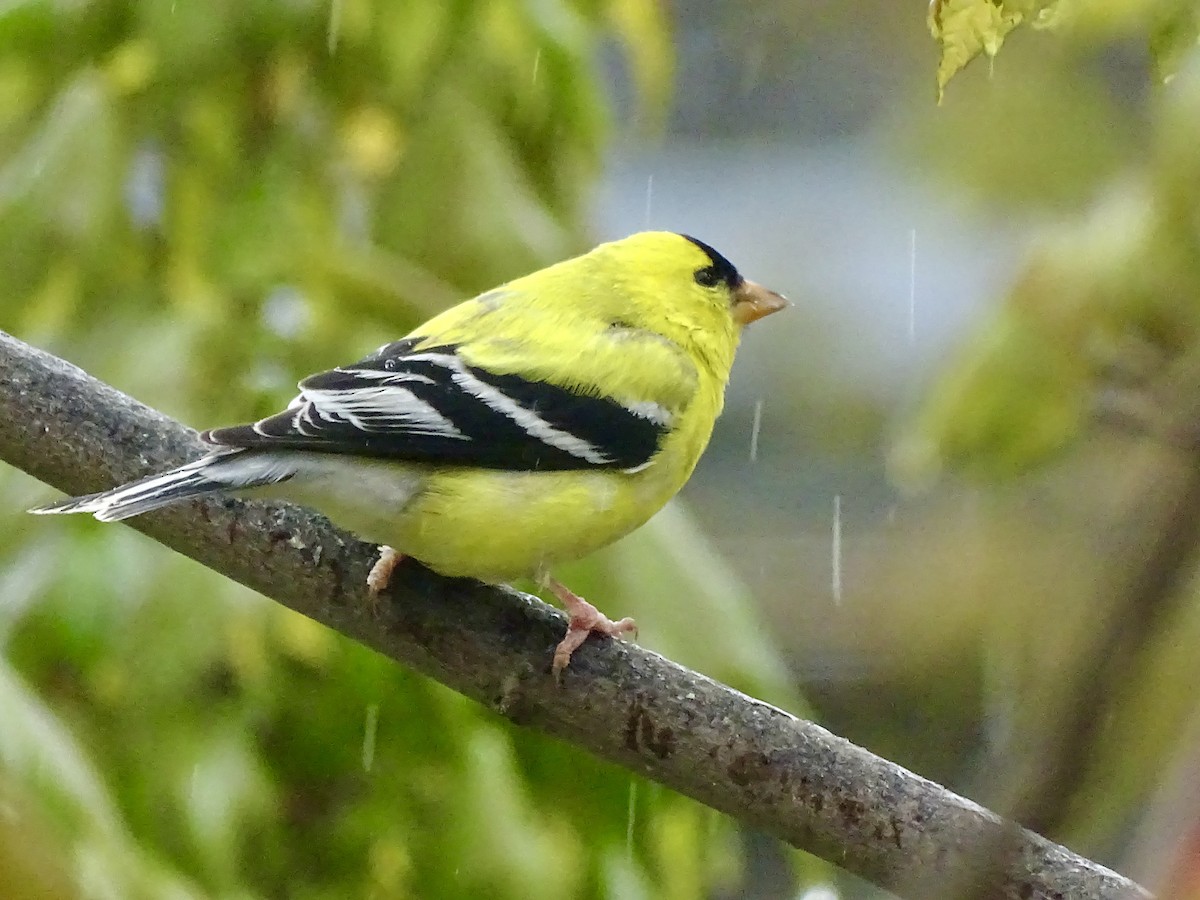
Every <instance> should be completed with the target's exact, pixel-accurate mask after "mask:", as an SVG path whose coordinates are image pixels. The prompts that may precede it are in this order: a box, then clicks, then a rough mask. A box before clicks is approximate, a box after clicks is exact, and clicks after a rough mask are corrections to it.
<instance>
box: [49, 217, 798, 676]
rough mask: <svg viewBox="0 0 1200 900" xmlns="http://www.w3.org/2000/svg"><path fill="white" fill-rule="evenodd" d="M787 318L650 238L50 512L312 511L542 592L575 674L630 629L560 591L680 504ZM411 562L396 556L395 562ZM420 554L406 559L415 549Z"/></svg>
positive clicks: (398, 346) (559, 270) (390, 553)
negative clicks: (210, 498) (740, 355)
mask: <svg viewBox="0 0 1200 900" xmlns="http://www.w3.org/2000/svg"><path fill="white" fill-rule="evenodd" d="M786 305H787V301H786V300H785V299H784V298H783V297H782V296H781V295H779V294H776V293H774V292H772V291H769V290H767V289H765V288H763V287H761V286H760V285H757V284H755V283H754V282H752V281H748V280H746V279H745V278H743V277H742V276H741V275H740V274H739V273H738V271H737V269H735V268H734V267H733V265H732V264H731V263H730V262H729V261H728V260H727V259H726V258H725V257H723V256H722V255H721V254H720V253H718V252H717V251H716V250H714V249H713V248H712V247H710V246H708V245H707V244H705V243H703V242H701V241H698V240H696V239H695V238H692V237H688V236H686V235H679V234H673V233H669V232H644V233H641V234H635V235H632V236H631V237H628V238H625V239H624V240H620V241H615V242H612V243H608V244H601V245H600V246H598V247H597V248H596V249H594V250H592V251H591V252H590V253H587V254H584V255H583V256H579V257H576V258H575V259H570V260H567V261H565V262H561V263H558V264H557V265H553V266H550V267H549V268H546V269H542V270H541V271H538V272H534V273H533V274H532V275H527V276H525V277H524V278H518V279H516V280H515V281H510V282H508V283H507V284H504V285H501V286H500V287H498V288H496V289H494V290H491V291H488V292H487V293H485V294H482V295H480V296H478V297H476V298H474V299H473V300H467V301H466V302H464V303H460V304H459V305H458V306H455V307H452V308H451V309H448V310H446V311H445V312H443V313H441V314H440V315H438V316H435V317H434V318H432V319H430V320H429V321H428V322H426V323H425V324H424V325H422V326H420V327H419V328H417V329H416V330H415V331H413V332H412V333H411V334H409V335H408V336H406V337H404V338H401V339H400V340H398V341H395V342H393V343H390V344H385V345H384V346H382V347H380V348H379V349H378V350H376V351H375V352H374V353H372V354H371V355H370V356H367V357H366V358H364V359H362V360H360V361H359V362H356V363H354V364H353V365H347V366H339V367H338V368H336V369H332V370H330V371H328V372H321V373H319V374H316V375H311V376H309V377H308V378H305V379H304V380H303V381H301V382H300V385H299V387H300V394H299V395H298V396H297V397H296V398H295V399H294V400H293V401H292V402H291V403H290V404H289V405H288V408H287V409H286V410H284V411H283V412H280V413H278V414H276V415H273V416H270V417H268V418H266V419H262V420H261V421H258V422H255V423H254V424H252V425H238V426H234V427H232V428H218V429H215V430H213V431H206V432H204V434H203V435H201V437H202V438H203V439H204V440H205V441H207V442H208V443H210V444H212V445H213V447H214V449H213V451H212V452H211V453H209V454H208V455H207V456H205V457H203V458H202V459H198V460H196V461H195V462H192V463H188V464H187V465H184V466H180V467H179V468H177V469H172V470H171V471H169V472H165V473H163V474H161V475H154V476H151V477H149V478H144V479H142V480H140V481H135V482H132V483H131V484H127V485H124V486H122V487H118V488H114V489H112V490H109V491H103V492H101V493H98V494H91V495H89V496H86V497H77V498H71V499H68V500H63V501H60V502H58V503H54V504H51V505H49V506H43V507H38V508H36V509H33V510H30V512H34V513H75V512H86V513H92V514H94V515H95V517H96V518H97V519H99V520H101V521H104V522H111V521H117V520H120V519H124V518H128V517H129V516H135V515H138V514H139V513H144V512H148V511H150V510H153V509H157V508H159V507H161V506H165V505H167V504H169V503H175V502H177V501H179V500H183V499H185V498H188V497H196V496H200V495H204V494H213V493H226V492H228V493H234V494H237V495H239V496H251V497H264V496H266V497H279V498H284V499H287V500H292V501H295V502H297V503H301V504H303V505H305V506H309V507H312V508H313V509H316V510H319V511H320V512H322V513H324V514H325V515H327V516H328V517H329V518H330V519H332V520H333V521H334V522H336V523H337V524H338V525H341V526H342V527H344V528H347V529H349V530H350V531H352V532H354V533H355V534H357V535H358V536H359V537H361V538H363V539H365V540H369V541H372V542H374V543H377V544H380V545H383V551H382V554H381V556H380V560H379V562H378V563H376V565H375V567H374V568H373V569H372V571H371V575H370V577H369V579H368V583H369V585H370V588H371V590H372V592H375V593H377V592H378V591H380V590H382V589H383V588H384V587H386V585H387V583H388V580H389V579H390V577H391V573H392V570H393V569H394V567H395V565H396V564H397V562H398V561H399V560H400V559H401V558H402V556H401V554H404V555H408V556H412V557H414V558H415V559H417V560H419V561H420V562H422V563H424V564H425V565H426V566H428V567H429V568H431V569H433V570H434V571H435V572H439V573H441V574H443V575H447V576H455V577H458V576H469V577H473V578H478V579H481V580H484V581H492V582H506V581H512V580H514V579H518V578H523V577H533V578H535V579H537V580H538V582H539V583H540V584H542V585H543V586H546V587H549V588H550V590H551V591H552V592H553V593H554V594H555V596H557V597H558V598H559V600H560V601H561V602H562V603H563V605H564V606H565V607H566V610H567V612H568V614H569V616H570V624H569V625H568V628H567V634H566V637H564V638H563V640H562V642H561V643H560V644H559V645H558V647H557V648H556V649H555V652H554V663H553V669H554V672H555V674H556V675H557V674H559V673H560V672H561V671H562V669H563V668H565V667H566V666H567V664H568V663H569V661H570V658H571V654H572V653H573V652H574V650H575V649H576V648H577V647H579V646H580V645H581V644H582V643H583V642H584V641H585V640H586V639H587V636H588V635H589V634H590V633H592V632H600V633H602V634H606V635H610V636H615V635H619V634H622V633H624V632H630V631H634V630H635V626H634V623H633V621H632V620H631V619H622V620H620V621H617V622H613V621H612V620H610V619H608V618H607V617H606V616H604V615H603V614H602V613H600V612H599V610H597V609H596V608H595V607H594V606H592V605H591V604H590V603H588V602H587V601H585V600H584V599H583V598H581V597H578V596H576V595H575V594H573V593H572V592H571V591H570V590H568V589H567V588H566V587H565V586H564V585H563V584H562V583H561V582H559V581H557V580H555V579H554V578H552V577H551V576H550V571H551V569H552V568H553V567H554V566H555V565H556V564H557V563H559V562H562V561H564V560H573V559H577V558H580V557H583V556H586V555H587V554H589V553H591V552H592V551H594V550H597V549H599V548H600V547H603V546H605V545H607V544H610V543H612V542H613V541H615V540H617V539H618V538H620V537H622V536H624V535H626V534H628V533H629V532H631V531H633V530H634V529H635V528H637V527H638V526H639V525H641V524H642V523H644V522H645V521H646V520H647V519H649V518H650V517H651V516H652V515H654V513H655V512H657V511H658V510H659V509H660V508H662V506H663V505H664V504H665V503H666V502H667V501H668V500H669V499H670V498H671V497H673V496H674V495H675V494H676V493H677V492H678V491H679V489H680V488H681V487H683V485H684V482H686V481H687V479H688V477H689V476H690V475H691V474H692V470H693V469H694V468H695V466H696V462H697V460H699V458H700V454H701V453H702V452H703V451H704V448H705V446H706V445H707V444H708V439H709V436H710V435H711V433H712V428H713V423H714V421H715V420H716V418H717V416H718V414H719V413H720V412H721V407H722V405H723V403H724V396H725V385H726V383H727V381H728V380H729V371H730V368H731V366H732V365H733V357H734V351H735V350H736V348H737V344H738V337H739V335H740V333H741V330H742V327H743V326H745V325H747V324H749V323H750V322H753V321H755V320H756V319H760V318H762V317H763V316H766V315H769V314H770V313H773V312H776V311H778V310H780V309H782V308H783V307H784V306H786ZM392 548H396V550H393V549H392ZM397 551H399V552H397Z"/></svg>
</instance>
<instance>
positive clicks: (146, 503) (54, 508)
mask: <svg viewBox="0 0 1200 900" xmlns="http://www.w3.org/2000/svg"><path fill="white" fill-rule="evenodd" d="M295 474H296V468H295V466H294V464H289V462H288V460H287V457H286V456H283V455H281V454H276V455H272V456H268V455H266V454H261V453H253V452H247V451H244V450H221V451H218V452H216V453H210V454H209V455H208V456H205V457H203V458H202V459H198V460H196V461H195V462H190V463H188V464H186V465H183V466H180V467H179V468H177V469H172V470H171V471H169V472H163V473H162V474H161V475H151V476H149V477H148V478H143V479H141V480H140V481H131V482H130V483H129V484H123V485H121V486H120V487H116V488H113V489H112V490H108V491H100V492H99V493H97V494H87V495H86V496H83V497H68V498H67V499H65V500H59V501H58V502H57V503H49V504H47V505H45V506H35V507H34V508H33V509H31V510H29V512H31V513H34V514H36V515H48V514H53V513H91V514H92V515H94V516H95V517H96V518H97V519H99V520H100V521H101V522H119V521H120V520H121V519H128V518H129V517H130V516H136V515H140V514H141V513H144V512H150V511H151V510H153V509H158V508H159V507H161V506H167V505H168V504H171V503H176V502H178V501H180V500H186V499H187V498H189V497H198V496H201V495H203V494H217V493H222V492H224V491H241V490H245V489H247V488H255V487H263V486H265V485H268V484H278V483H279V482H281V481H287V480H288V479H289V478H291V477H292V476H293V475H295Z"/></svg>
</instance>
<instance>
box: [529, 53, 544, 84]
mask: <svg viewBox="0 0 1200 900" xmlns="http://www.w3.org/2000/svg"><path fill="white" fill-rule="evenodd" d="M541 62H542V48H541V47H539V48H538V49H537V51H536V52H535V53H534V54H533V78H532V79H531V83H532V84H537V76H538V66H539V65H540V64H541Z"/></svg>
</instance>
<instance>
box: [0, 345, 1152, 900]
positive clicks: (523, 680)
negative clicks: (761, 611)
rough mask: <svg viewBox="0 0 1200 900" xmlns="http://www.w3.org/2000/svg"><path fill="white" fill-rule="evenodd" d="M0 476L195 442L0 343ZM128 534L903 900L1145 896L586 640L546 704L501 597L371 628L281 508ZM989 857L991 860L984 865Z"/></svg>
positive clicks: (84, 485)
mask: <svg viewBox="0 0 1200 900" xmlns="http://www.w3.org/2000/svg"><path fill="white" fill-rule="evenodd" d="M0 420H2V421H4V422H6V423H8V427H7V428H3V429H0V459H3V460H5V461H7V462H9V463H12V464H13V465H15V466H18V467H20V468H22V469H24V470H25V471H26V472H28V473H30V474H31V475H33V476H35V477H37V478H40V479H41V480H43V481H45V482H47V483H49V484H52V485H54V486H55V487H57V488H59V489H61V490H64V491H67V492H69V493H73V494H78V493H85V492H89V491H95V490H100V489H102V488H106V487H110V486H112V485H114V484H117V483H119V482H123V481H127V480H130V479H132V478H136V477H140V476H142V475H145V474H147V473H149V472H152V471H159V470H162V469H164V468H167V467H169V466H172V465H176V464H178V463H180V462H183V461H184V460H187V459H191V458H194V457H196V456H197V455H199V454H200V453H201V452H202V450H203V445H202V444H200V442H199V440H198V439H197V438H196V436H195V433H194V432H192V431H191V430H189V429H187V428H185V427H184V426H182V425H180V424H179V423H177V422H175V421H173V420H171V419H169V418H167V417H166V416H164V415H162V414H160V413H158V412H155V411H154V410H152V409H149V408H148V407H145V406H143V405H141V404H139V403H137V402H136V401H134V400H132V399H131V398H129V397H127V396H125V395H124V394H121V393H120V392H118V391H116V390H114V389H113V388H111V387H108V386H106V385H104V384H102V383H100V382H98V381H96V380H95V379H93V378H91V377H89V376H88V375H87V374H86V373H84V372H83V371H81V370H80V369H78V368H76V367H74V366H71V365H69V364H68V363H65V362H63V361H62V360H59V359H57V358H55V357H53V356H50V355H49V354H45V353H42V352H40V351H38V350H35V349H33V348H31V347H29V346H27V345H25V344H23V343H21V342H20V341H17V340H15V339H13V338H12V337H10V336H8V335H6V334H4V333H3V332H0ZM129 524H130V525H132V527H134V528H136V529H138V530H140V531H143V532H145V533H146V534H148V535H150V536H151V537H153V538H155V539H156V540H158V541H161V542H162V543H163V544H166V545H167V546H168V547H171V548H173V549H175V550H177V551H179V552H180V553H183V554H185V555H187V556H190V557H191V558H193V559H195V560H198V561H199V562H201V563H203V564H204V565H206V566H209V567H211V568H213V569H215V570H217V571H219V572H221V573H222V574H224V575H226V576H228V577H230V578H233V579H236V580H237V581H240V582H241V583H242V584H245V585H247V586H249V587H251V588H253V589H254V590H256V591H259V592H261V593H263V594H265V595H266V596H268V597H272V598H274V599H276V600H277V601H279V602H280V603H283V604H284V605H286V606H288V607H289V608H291V609H294V610H296V611H297V612H300V613H303V614H304V615H306V616H309V617H310V618H312V619H315V620H316V621H318V622H321V623H323V624H325V625H327V626H329V627H330V628H333V629H335V630H337V631H339V632H341V633H342V634H345V635H348V636H349V637H352V638H354V639H355V640H357V641H361V642H362V643H364V644H366V645H367V646H369V647H372V648H374V649H375V650H377V651H379V652H380V653H383V654H385V655H387V656H388V657H390V658H392V659H394V660H396V661H397V662H400V663H403V664H404V665H406V666H409V667H411V668H413V669H416V670H417V671H420V672H422V673H424V674H426V675H428V676H430V677H432V678H435V679H436V680H438V681H440V682H441V683H443V684H446V685H449V686H450V687H452V688H454V689H455V690H457V691H460V692H462V693H463V694H465V695H467V696H468V697H471V698H473V699H475V700H477V701H479V702H480V703H483V704H484V705H486V706H488V707H490V708H492V709H494V710H496V711H497V712H499V713H500V714H501V715H504V716H506V717H508V718H509V719H510V720H512V721H513V722H515V723H517V724H521V725H528V726H532V727H534V728H537V729H539V730H541V731H543V732H545V733H547V734H550V735H553V736H555V737H558V738H561V739H563V740H565V741H567V742H569V743H571V744H574V745H576V746H578V747H580V748H583V749H585V750H588V751H590V752H591V753H593V754H595V755H596V756H598V757H600V758H602V759H606V760H610V761H612V762H615V763H618V764H620V765H622V766H624V767H626V768H628V769H629V770H631V771H633V772H636V773H638V774H639V775H643V776H646V777H648V778H651V779H653V780H655V781H658V782H660V783H662V784H664V785H667V786H669V787H671V788H674V789H675V790H677V791H679V792H680V793H683V794H686V795H688V796H690V797H693V798H695V799H696V800H698V801H700V802H701V803H705V804H707V805H708V806H711V807H713V808H714V809H718V810H721V811H722V812H725V813H727V814H729V815H731V816H733V817H734V818H736V819H738V820H740V821H742V822H744V823H747V824H749V825H752V826H755V827H757V828H760V829H762V830H764V831H766V832H769V833H770V834H773V835H776V836H777V837H779V838H781V839H783V840H785V841H787V842H788V843H790V844H792V845H793V846H795V847H799V848H801V849H803V850H807V851H809V852H812V853H815V854H817V855H819V856H822V857H824V858H826V859H829V860H832V861H833V862H835V863H836V864H838V865H839V866H842V867H843V868H845V869H848V870H849V871H851V872H854V873H856V874H858V875H860V876H862V877H864V878H867V879H869V880H871V881H874V882H875V883H877V884H879V885H881V886H884V887H888V888H891V889H892V890H896V891H899V892H902V893H905V894H907V895H908V896H911V897H933V896H938V895H944V892H945V891H946V890H947V888H948V887H950V886H952V885H953V884H958V885H960V886H961V885H964V884H971V883H975V885H976V886H978V883H979V882H978V878H979V877H981V875H984V874H987V875H988V877H989V879H994V880H990V882H989V891H988V893H989V895H994V896H998V897H1006V898H1014V900H1017V898H1021V900H1031V898H1064V897H1071V898H1104V900H1110V898H1111V900H1116V898H1127V897H1145V896H1148V895H1147V894H1146V893H1145V892H1144V891H1143V890H1142V889H1141V888H1139V887H1138V886H1137V885H1136V884H1134V883H1133V882H1131V881H1129V880H1128V879H1125V878H1123V877H1121V876H1120V875H1117V874H1116V873H1114V872H1112V871H1110V870H1108V869H1105V868H1104V867H1102V866H1099V865H1097V864H1096V863H1093V862H1091V861H1089V860H1087V859H1084V858H1082V857H1079V856H1077V855H1075V854H1073V853H1071V852H1070V851H1068V850H1066V849H1065V848H1063V847H1060V846H1058V845H1056V844H1053V843H1050V842H1049V841H1047V840H1045V839H1044V838H1041V837H1039V836H1038V835H1036V834H1033V833H1031V832H1027V831H1022V830H1020V829H1017V828H1016V827H1015V826H1013V825H1011V824H1009V823H1006V822H1005V821H1004V820H1002V819H1000V818H999V817H998V816H996V815H994V814H992V813H990V812H988V811H987V810H985V809H983V808H981V807H979V806H977V805H976V804H974V803H971V802H970V801H968V800H965V799H963V798H962V797H959V796H957V795H955V794H952V793H950V792H949V791H947V790H945V789H944V788H941V787H939V786H938V785H936V784H933V783H932V782H930V781H927V780H925V779H923V778H920V777H918V776H916V775H914V774H912V773H911V772H908V771H906V770H905V769H902V768H900V767H899V766H896V765H894V764H892V763H890V762H887V761H886V760H883V759H880V758H878V757H876V756H874V755H872V754H870V753H868V752H867V751H865V750H863V749H861V748H859V747H856V746H854V745H853V744H851V743H849V742H848V741H845V740H843V739H842V738H839V737H837V736H835V735H833V734H830V733H829V732H828V731H826V730H825V729H823V728H820V727H819V726H817V725H813V724H812V723H809V722H805V721H802V720H800V719H797V718H796V717H794V716H792V715H790V714H789V713H786V712H784V711H783V710H780V709H776V708H775V707H772V706H769V705H767V704H765V703H760V702H759V701H756V700H754V699H752V698H750V697H747V696H746V695H744V694H741V693H739V692H737V691H735V690H732V689H731V688H728V687H726V686H724V685H721V684H718V683H716V682H714V681H712V680H710V679H708V678H705V677H704V676H702V675H699V674H697V673H695V672H692V671H690V670H688V669H685V668H683V667H682V666H679V665H677V664H675V663H673V662H671V661H670V660H667V659H663V658H662V657H660V656H658V655H657V654H655V653H652V652H650V651H648V650H644V649H642V648H640V647H637V646H634V645H628V644H622V643H618V642H615V641H598V640H589V641H588V642H587V643H586V644H585V645H584V647H583V648H582V649H580V650H579V651H578V652H577V653H576V654H575V656H574V658H573V659H572V661H571V666H570V669H569V670H568V671H567V672H566V673H565V675H564V677H563V681H562V684H561V686H559V685H556V684H555V681H554V679H553V678H552V677H551V675H550V658H551V651H552V648H553V646H554V644H555V643H556V642H557V641H558V639H559V638H560V637H561V635H562V631H563V628H564V627H565V619H564V617H563V615H562V614H561V613H559V612H558V611H557V610H555V609H553V608H551V607H549V606H547V605H546V604H544V603H542V602H541V601H539V600H537V599H536V598H533V597H529V596H527V595H524V594H521V593H519V592H516V591H513V590H511V589H509V588H503V587H493V586H488V585H484V584H480V583H479V582H475V581H470V580H449V579H445V578H441V577H439V576H437V575H434V574H433V573H431V572H429V571H428V570H426V569H423V568H421V567H419V566H416V565H409V564H406V565H404V566H402V567H401V568H400V569H399V570H398V571H397V573H396V577H395V578H394V579H393V585H392V589H391V591H390V596H389V597H387V598H385V600H384V601H383V602H382V603H380V604H379V608H378V609H377V610H376V611H374V612H372V611H371V609H370V604H369V602H368V600H367V597H366V590H365V586H364V581H365V578H366V573H367V571H368V569H369V568H370V565H371V562H372V560H373V557H374V553H375V549H374V548H373V547H371V546H369V545H366V544H363V543H361V542H359V541H357V540H355V539H354V538H352V537H351V536H350V535H348V534H346V533H345V532H341V531H338V530H337V529H335V528H333V527H331V526H330V524H329V523H328V522H327V521H326V520H325V519H324V518H322V517H320V516H317V515H315V514H312V513H309V512H307V511H306V510H304V509H300V508H298V507H295V506H291V505H288V504H274V503H263V502H253V503H248V502H242V501H237V500H208V501H196V502H193V503H187V504H182V505H181V506H180V507H177V508H173V509H168V510H164V511H161V512H158V513H153V514H149V515H145V516H141V517H139V518H136V519H132V520H130V522H129ZM985 854H986V856H988V857H989V858H990V860H988V859H983V858H982V856H984V855H985Z"/></svg>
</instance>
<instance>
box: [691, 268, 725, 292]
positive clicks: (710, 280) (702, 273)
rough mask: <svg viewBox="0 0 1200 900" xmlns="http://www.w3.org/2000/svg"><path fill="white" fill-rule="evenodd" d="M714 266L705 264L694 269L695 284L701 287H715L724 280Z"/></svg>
mask: <svg viewBox="0 0 1200 900" xmlns="http://www.w3.org/2000/svg"><path fill="white" fill-rule="evenodd" d="M724 280H725V279H723V278H722V277H721V275H720V273H719V272H717V267H716V266H705V267H704V268H703V269H697V270H696V284H698V285H700V286H701V287H716V286H717V285H718V284H720V283H721V282H722V281H724Z"/></svg>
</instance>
